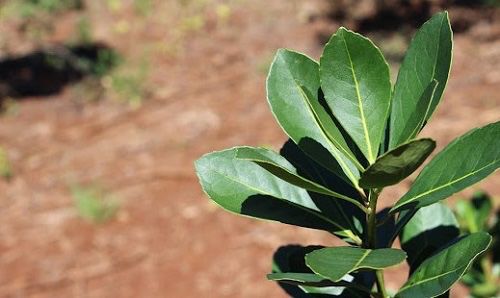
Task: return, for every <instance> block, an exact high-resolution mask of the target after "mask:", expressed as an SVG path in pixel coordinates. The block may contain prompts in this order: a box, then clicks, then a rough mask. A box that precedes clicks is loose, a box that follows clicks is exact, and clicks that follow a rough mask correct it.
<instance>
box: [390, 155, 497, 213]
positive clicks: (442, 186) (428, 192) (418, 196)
mask: <svg viewBox="0 0 500 298" xmlns="http://www.w3.org/2000/svg"><path fill="white" fill-rule="evenodd" d="M498 161H500V159H496V160H494V161H492V162H490V163H488V164H487V165H485V166H483V167H481V168H479V169H477V170H475V171H472V172H470V173H468V174H467V175H464V176H462V177H460V178H457V179H454V180H451V181H449V182H447V183H445V184H443V185H441V186H439V187H436V188H433V189H430V190H428V191H426V192H423V193H421V194H419V195H417V196H415V197H413V198H410V199H408V200H406V201H404V202H402V204H400V205H399V206H397V205H396V206H394V208H393V209H396V208H399V207H401V206H404V205H406V204H409V203H411V202H414V201H415V200H418V199H419V198H421V197H423V196H426V195H428V194H431V193H433V192H436V191H438V190H441V189H443V188H445V187H448V186H450V185H453V184H455V183H458V182H460V181H462V180H463V179H466V178H468V177H469V176H472V175H474V174H476V173H478V172H481V171H482V170H484V169H486V168H487V167H489V166H491V165H493V164H495V163H497V162H498Z"/></svg>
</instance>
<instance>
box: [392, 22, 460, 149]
mask: <svg viewBox="0 0 500 298" xmlns="http://www.w3.org/2000/svg"><path fill="white" fill-rule="evenodd" d="M452 48H453V41H452V31H451V27H450V21H449V19H448V13H447V12H443V13H438V14H436V15H435V16H433V17H432V18H431V19H430V20H429V21H427V22H426V23H425V24H423V25H422V27H421V28H420V29H419V30H418V32H417V33H416V34H415V37H414V38H413V40H412V42H411V44H410V47H409V48H408V50H407V52H406V55H405V57H404V60H403V63H402V64H401V67H400V69H399V73H398V78H397V81H396V85H395V86H394V95H393V100H392V108H391V127H390V131H391V138H390V142H389V148H395V147H397V146H398V145H399V144H402V143H405V142H407V141H408V140H409V139H411V138H413V137H415V136H416V134H417V133H418V132H419V131H420V129H421V128H422V126H423V124H424V122H425V121H427V120H428V119H429V118H430V117H431V115H432V113H433V112H434V110H435V109H436V106H437V105H438V103H439V101H440V100H441V97H442V95H443V91H444V89H445V86H446V82H447V81H448V75H449V72H450V66H451V56H452Z"/></svg>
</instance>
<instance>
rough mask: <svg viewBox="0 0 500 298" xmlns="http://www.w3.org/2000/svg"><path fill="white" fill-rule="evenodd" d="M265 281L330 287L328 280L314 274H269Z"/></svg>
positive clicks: (330, 283)
mask: <svg viewBox="0 0 500 298" xmlns="http://www.w3.org/2000/svg"><path fill="white" fill-rule="evenodd" d="M267 279H269V280H275V281H284V282H289V283H291V284H300V285H309V286H325V285H332V282H331V281H330V280H328V279H327V278H324V277H322V276H319V275H317V274H314V273H271V274H268V275H267Z"/></svg>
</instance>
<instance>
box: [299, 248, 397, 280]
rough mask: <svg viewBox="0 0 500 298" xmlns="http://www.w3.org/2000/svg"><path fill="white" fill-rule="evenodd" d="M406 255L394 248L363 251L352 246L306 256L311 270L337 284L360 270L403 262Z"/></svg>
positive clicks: (329, 249) (318, 251)
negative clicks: (344, 277)
mask: <svg viewBox="0 0 500 298" xmlns="http://www.w3.org/2000/svg"><path fill="white" fill-rule="evenodd" d="M405 258H406V253H405V252H404V251H402V250H399V249H394V248H381V249H373V250H372V249H364V248H359V247H353V246H344V247H328V248H322V249H319V250H315V251H313V252H311V253H309V254H307V255H306V264H307V266H309V268H311V270H312V271H313V272H314V273H316V274H319V275H321V276H323V277H326V278H328V279H329V280H331V281H334V282H337V281H340V280H341V279H342V277H343V276H345V275H346V274H348V273H351V272H353V271H356V270H360V269H373V270H378V269H383V268H387V267H391V266H394V265H397V264H399V263H401V262H402V261H404V259H405Z"/></svg>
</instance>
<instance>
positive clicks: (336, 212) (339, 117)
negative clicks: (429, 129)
mask: <svg viewBox="0 0 500 298" xmlns="http://www.w3.org/2000/svg"><path fill="white" fill-rule="evenodd" d="M451 56H452V31H451V28H450V23H449V19H448V14H447V13H446V12H444V13H439V14H437V15H435V16H434V17H432V19H430V20H429V21H427V22H426V23H425V24H424V25H423V26H422V27H421V28H420V30H419V31H418V32H417V33H416V35H415V37H414V38H413V40H412V42H411V44H410V47H409V49H408V51H407V52H406V56H405V58H404V61H403V63H402V65H401V68H400V70H399V74H398V79H397V82H396V84H395V86H394V87H392V86H391V82H390V79H389V67H388V64H387V62H386V61H385V59H384V56H383V55H382V53H381V52H380V50H379V49H378V48H377V47H376V46H375V45H374V44H373V43H372V42H371V41H370V40H369V39H367V38H365V37H363V36H361V35H359V34H357V33H354V32H351V31H349V30H347V29H345V28H340V29H339V30H338V31H337V32H336V33H335V34H334V35H333V36H332V37H331V38H330V41H329V42H328V44H327V45H326V46H325V48H324V52H323V55H322V56H321V59H320V61H319V63H317V62H315V61H314V60H312V59H311V58H309V57H307V56H305V55H303V54H300V53H297V52H293V51H289V50H279V51H278V52H277V54H276V57H275V59H274V62H273V64H272V66H271V69H270V72H269V76H268V78H267V99H268V101H269V105H270V107H271V110H272V112H273V114H274V116H275V118H276V120H277V121H278V123H279V125H280V126H281V127H282V128H283V130H284V131H285V132H286V134H287V135H288V136H289V137H290V140H288V141H287V142H286V143H285V144H284V146H283V148H281V150H280V152H279V153H277V152H274V151H272V150H268V149H265V148H253V147H234V148H231V149H227V150H223V151H219V152H213V153H209V154H207V155H204V156H203V157H202V158H200V159H199V160H198V161H196V171H197V173H198V176H199V179H200V183H201V185H202V187H203V189H204V191H205V192H206V193H207V195H208V196H209V197H210V198H211V199H212V200H213V201H214V202H215V203H217V204H218V205H220V206H221V207H222V208H224V209H226V210H228V211H231V212H233V213H236V214H240V215H244V216H249V217H255V218H260V219H266V220H273V221H279V222H282V223H286V224H292V225H297V226H301V227H306V228H311V229H319V230H324V231H327V232H330V233H331V234H333V235H336V236H338V237H340V238H341V239H343V240H345V242H346V246H341V247H321V246H308V247H301V246H285V247H281V248H280V249H278V251H277V252H276V253H275V257H274V263H273V272H272V273H271V274H269V275H268V279H270V280H274V281H278V282H279V283H280V285H281V286H282V287H283V288H284V289H285V290H286V291H287V293H289V294H290V295H291V296H294V297H325V296H326V297H390V295H389V294H388V291H387V290H386V287H385V284H384V275H383V270H384V269H385V268H388V267H391V266H396V265H398V264H400V263H401V262H403V261H404V260H406V261H407V262H408V264H409V267H410V275H409V277H408V280H407V281H406V283H405V284H404V285H403V286H402V287H401V288H400V289H399V290H398V291H397V293H395V297H410V298H418V297H436V296H439V295H442V294H444V295H448V293H447V291H449V289H450V287H451V286H452V285H453V284H454V283H455V282H457V281H458V280H460V278H461V277H462V275H463V274H464V273H465V272H466V271H467V269H468V268H469V267H470V265H471V264H472V263H473V262H474V260H475V259H476V258H477V257H478V256H479V255H480V254H481V253H483V252H484V251H485V250H486V249H487V248H488V246H489V245H490V242H491V236H490V235H488V234H487V233H486V232H475V233H469V234H463V235H459V234H458V233H455V229H450V228H449V227H450V225H451V226H453V225H454V223H455V222H456V220H455V218H454V215H453V213H452V212H451V211H450V210H449V209H448V208H447V207H446V206H445V205H443V204H441V203H440V202H439V201H441V200H443V199H446V198H447V197H448V196H450V195H452V194H453V193H455V192H458V191H460V190H462V189H464V188H466V187H468V186H470V185H472V184H474V183H476V182H478V181H479V180H481V179H483V178H485V177H486V176H488V175H489V174H491V173H493V172H494V171H495V170H496V169H498V167H499V165H500V122H496V123H493V124H489V125H487V126H484V127H481V128H476V129H473V130H471V131H470V132H468V133H466V134H465V135H463V136H461V137H459V138H457V139H456V140H454V141H453V142H452V143H450V144H449V145H448V146H447V147H446V148H445V149H444V150H443V151H441V152H440V153H438V154H437V155H436V156H435V157H434V158H433V159H432V160H431V161H430V162H429V163H428V164H427V165H426V166H425V167H424V168H423V170H422V171H421V172H420V175H418V177H417V178H416V179H415V181H414V182H413V185H412V186H411V188H410V190H409V191H408V192H407V193H406V194H405V195H403V196H402V197H401V198H400V199H399V200H397V201H396V200H395V204H394V205H393V206H392V208H387V209H385V210H382V211H379V212H378V209H377V199H378V197H379V195H380V193H381V192H382V190H383V189H384V187H386V186H389V185H394V184H396V183H398V182H400V181H402V180H403V179H404V178H406V177H408V176H409V175H410V174H411V173H413V172H414V171H415V170H416V169H417V168H418V167H419V166H420V165H421V164H422V163H423V162H424V160H425V159H426V158H427V157H428V156H429V155H430V154H431V152H432V151H433V150H434V148H435V146H436V144H435V142H434V141H433V140H432V139H429V138H422V139H418V138H417V136H418V134H419V132H420V130H421V129H422V128H423V127H424V126H425V125H426V124H427V122H428V121H429V119H430V118H431V115H432V113H433V112H434V110H435V109H436V107H437V105H438V103H439V101H440V99H441V97H442V95H443V91H444V88H445V86H446V82H447V80H448V75H449V73H450V64H451ZM396 237H399V240H400V243H401V249H397V248H391V247H392V246H393V242H394V240H395V238H396Z"/></svg>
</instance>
